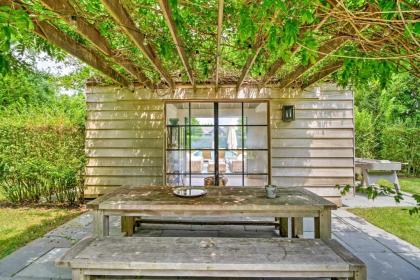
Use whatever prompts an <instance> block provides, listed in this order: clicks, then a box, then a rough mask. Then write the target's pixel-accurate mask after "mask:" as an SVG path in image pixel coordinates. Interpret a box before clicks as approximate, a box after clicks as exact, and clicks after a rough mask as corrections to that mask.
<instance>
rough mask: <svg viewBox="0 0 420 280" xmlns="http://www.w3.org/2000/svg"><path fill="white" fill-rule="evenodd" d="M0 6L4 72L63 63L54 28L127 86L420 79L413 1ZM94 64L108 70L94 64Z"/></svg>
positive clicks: (44, 1) (26, 1) (121, 0)
mask: <svg viewBox="0 0 420 280" xmlns="http://www.w3.org/2000/svg"><path fill="white" fill-rule="evenodd" d="M0 4H2V6H1V7H0V50H1V55H0V71H1V72H5V71H7V70H8V69H10V68H11V67H13V65H14V63H15V62H16V60H14V59H13V58H15V57H17V54H18V53H22V52H24V50H25V49H28V48H30V49H35V50H38V51H44V52H47V53H48V54H50V55H52V56H53V57H56V58H63V56H64V52H63V51H61V50H59V49H58V48H56V47H54V46H53V45H57V44H54V43H55V42H54V39H56V38H55V37H54V38H52V37H53V36H52V35H51V32H48V30H50V31H54V30H58V31H59V32H61V33H58V34H64V35H66V36H68V38H69V40H72V41H67V42H74V44H73V48H75V45H76V44H75V43H77V45H78V46H80V48H83V49H84V51H88V52H89V53H88V54H92V55H93V56H94V58H95V59H94V61H93V62H94V63H93V64H92V63H91V65H92V66H93V67H94V68H97V69H99V70H102V72H105V74H106V75H107V76H108V77H111V78H112V77H113V78H114V81H117V82H120V83H122V84H124V85H127V82H125V79H126V80H127V81H128V83H131V82H133V81H140V82H142V83H143V84H145V85H146V86H149V87H155V86H172V83H181V82H182V83H206V84H209V83H210V84H212V83H214V82H215V77H216V76H217V77H220V83H229V84H235V83H236V84H237V85H238V86H240V85H241V84H242V83H240V82H239V81H241V78H243V79H244V81H245V83H249V84H256V85H259V86H263V85H266V84H273V85H275V86H278V87H290V86H296V87H305V86H307V85H309V84H311V83H312V82H315V81H317V79H322V78H323V77H324V76H327V75H329V74H331V73H333V72H336V73H335V76H334V79H336V80H337V81H339V82H340V83H341V84H344V85H345V84H348V83H353V84H362V83H365V82H366V80H368V79H372V78H375V79H377V80H379V81H380V84H381V85H383V86H384V85H385V84H386V82H387V81H388V80H389V79H390V77H391V74H392V73H395V72H411V74H412V75H414V76H416V77H418V75H419V74H418V73H419V72H418V67H419V32H420V23H419V16H420V11H419V4H418V2H417V1H416V0H396V1H395V0H304V1H281V0H258V1H246V0H229V1H228V0H226V1H221V0H210V1H207V0H206V1H203V0H170V1H165V0H159V1H158V0H115V1H110V0H79V1H73V0H59V1H53V0H14V1H11V0H1V1H0ZM220 8H222V9H223V10H222V11H223V13H220ZM220 15H221V16H222V21H218V20H219V19H220ZM218 22H220V23H221V24H218ZM47 27H48V28H50V27H52V28H53V29H46V28H47ZM218 29H220V30H218ZM95 30H96V31H95ZM30 31H34V32H35V33H37V34H38V35H40V36H41V37H43V39H42V38H38V37H36V36H33V35H32V34H31V33H30ZM219 36H220V40H219V38H218V37H219ZM93 38H96V39H97V40H93ZM45 39H46V40H45ZM52 40H53V42H52V43H49V42H48V41H50V42H51V41H52ZM218 42H220V46H218ZM218 50H220V52H218ZM78 51H79V53H80V52H81V51H80V50H78ZM98 59H100V60H101V61H102V60H103V63H102V62H101V63H102V64H100V65H98V62H97V60H98ZM217 60H219V62H217ZM91 62H92V61H91ZM104 63H106V65H103V64H104ZM88 64H89V63H88ZM104 68H106V69H105V70H106V71H104ZM339 69H340V70H339ZM113 71H115V72H113ZM337 71H338V72H337ZM217 82H218V81H216V83H217Z"/></svg>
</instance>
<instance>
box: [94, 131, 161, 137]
mask: <svg viewBox="0 0 420 280" xmlns="http://www.w3.org/2000/svg"><path fill="white" fill-rule="evenodd" d="M127 138H133V139H159V138H163V129H143V130H139V129H133V130H120V129H113V130H98V129H87V130H86V139H127Z"/></svg>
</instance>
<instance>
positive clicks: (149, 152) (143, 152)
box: [86, 148, 162, 158]
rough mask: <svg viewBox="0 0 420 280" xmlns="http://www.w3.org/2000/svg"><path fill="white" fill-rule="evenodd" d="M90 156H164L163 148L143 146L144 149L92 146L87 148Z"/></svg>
mask: <svg viewBox="0 0 420 280" xmlns="http://www.w3.org/2000/svg"><path fill="white" fill-rule="evenodd" d="M86 155H87V156H88V157H127V158H154V157H157V158H158V157H162V149H161V148H157V149H153V148H142V149H129V148H121V149H115V148H100V149H99V148H96V149H94V148H92V149H86Z"/></svg>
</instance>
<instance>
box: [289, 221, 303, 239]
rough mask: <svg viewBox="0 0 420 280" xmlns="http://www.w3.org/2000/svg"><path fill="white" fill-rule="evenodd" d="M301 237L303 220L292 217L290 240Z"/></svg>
mask: <svg viewBox="0 0 420 280" xmlns="http://www.w3.org/2000/svg"><path fill="white" fill-rule="evenodd" d="M302 235H303V218H302V217H292V238H294V237H297V238H299V237H301V236H302Z"/></svg>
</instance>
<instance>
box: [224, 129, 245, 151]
mask: <svg viewBox="0 0 420 280" xmlns="http://www.w3.org/2000/svg"><path fill="white" fill-rule="evenodd" d="M241 148H242V127H240V126H219V149H229V150H236V149H241Z"/></svg>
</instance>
